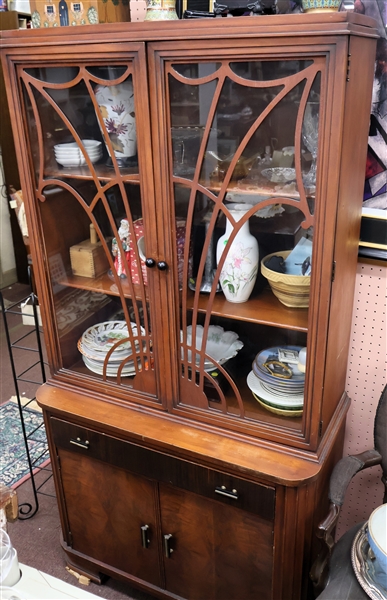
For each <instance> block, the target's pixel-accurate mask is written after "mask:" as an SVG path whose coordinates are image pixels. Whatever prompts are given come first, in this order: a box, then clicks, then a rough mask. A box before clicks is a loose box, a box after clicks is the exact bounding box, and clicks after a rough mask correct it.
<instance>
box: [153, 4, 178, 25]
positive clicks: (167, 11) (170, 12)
mask: <svg viewBox="0 0 387 600" xmlns="http://www.w3.org/2000/svg"><path fill="white" fill-rule="evenodd" d="M178 18H179V17H178V16H177V12H176V2H175V0H147V8H146V14H145V21H175V20H176V19H178Z"/></svg>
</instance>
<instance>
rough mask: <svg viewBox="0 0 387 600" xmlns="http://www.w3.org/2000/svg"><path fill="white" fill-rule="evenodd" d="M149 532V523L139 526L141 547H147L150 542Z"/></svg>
mask: <svg viewBox="0 0 387 600" xmlns="http://www.w3.org/2000/svg"><path fill="white" fill-rule="evenodd" d="M149 532H150V528H149V525H142V526H141V544H142V547H143V548H148V546H149V544H150V539H149Z"/></svg>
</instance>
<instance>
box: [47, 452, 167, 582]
mask: <svg viewBox="0 0 387 600" xmlns="http://www.w3.org/2000/svg"><path fill="white" fill-rule="evenodd" d="M57 452H58V455H59V459H60V473H61V484H62V489H63V495H64V499H65V506H66V512H67V519H68V526H69V530H70V535H69V540H68V543H69V545H71V546H72V548H73V549H74V550H76V551H77V552H81V553H83V554H85V555H86V556H87V557H91V558H94V559H95V560H97V561H100V562H101V563H104V564H106V565H108V566H109V567H110V566H111V567H114V568H116V569H120V570H121V571H124V572H125V573H129V574H131V575H134V576H135V577H139V578H140V579H144V580H145V581H148V582H150V583H152V584H154V585H156V586H159V587H161V586H162V579H161V574H160V563H159V547H158V540H157V530H156V528H157V527H158V526H159V525H158V524H157V515H158V508H157V506H158V504H157V485H156V484H154V483H153V482H151V481H149V480H148V479H146V478H145V477H141V476H139V475H133V474H131V473H129V472H127V471H124V470H123V469H120V468H117V467H114V466H112V465H110V464H107V463H104V462H101V461H99V460H95V459H93V458H91V457H89V456H84V455H82V454H79V453H75V452H71V451H68V450H64V449H62V448H60V449H57Z"/></svg>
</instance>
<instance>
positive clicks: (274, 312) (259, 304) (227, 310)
mask: <svg viewBox="0 0 387 600" xmlns="http://www.w3.org/2000/svg"><path fill="white" fill-rule="evenodd" d="M208 300H209V297H208V296H207V295H205V294H200V295H199V298H198V311H199V312H202V313H206V312H207V311H208ZM187 305H188V308H193V306H194V293H193V292H189V294H188V299H187ZM211 314H213V315H216V316H219V317H224V318H228V319H235V320H239V321H249V322H251V323H260V324H262V325H271V326H274V327H280V328H283V329H292V330H295V331H303V332H307V331H308V309H307V308H287V307H286V306H284V305H283V304H281V302H280V301H279V300H277V298H276V297H275V296H274V295H273V294H272V292H271V291H270V290H269V289H264V290H263V291H262V292H260V293H259V295H257V296H256V297H253V298H250V299H249V300H248V302H242V303H240V304H236V303H233V302H228V301H227V300H226V298H225V297H224V295H223V294H222V293H219V294H217V295H216V296H215V298H214V302H213V305H212V307H211Z"/></svg>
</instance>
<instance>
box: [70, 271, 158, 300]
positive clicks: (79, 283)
mask: <svg viewBox="0 0 387 600" xmlns="http://www.w3.org/2000/svg"><path fill="white" fill-rule="evenodd" d="M58 283H60V284H61V285H64V286H67V287H73V288H77V289H81V290H89V291H92V292H99V293H103V294H107V295H110V296H119V295H120V292H119V289H118V286H117V284H116V283H115V282H114V281H113V280H112V279H110V277H109V275H108V274H107V273H104V274H103V275H100V276H99V277H95V278H91V277H79V276H76V275H67V276H66V277H65V278H63V279H62V280H60V281H58ZM120 286H121V288H122V291H123V292H124V296H125V297H126V298H131V297H132V294H131V291H130V287H129V283H128V282H127V280H126V279H121V280H120ZM133 288H134V292H135V298H136V299H137V300H142V294H141V290H142V286H140V285H133ZM144 289H145V297H146V299H148V288H147V287H146V286H144Z"/></svg>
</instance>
